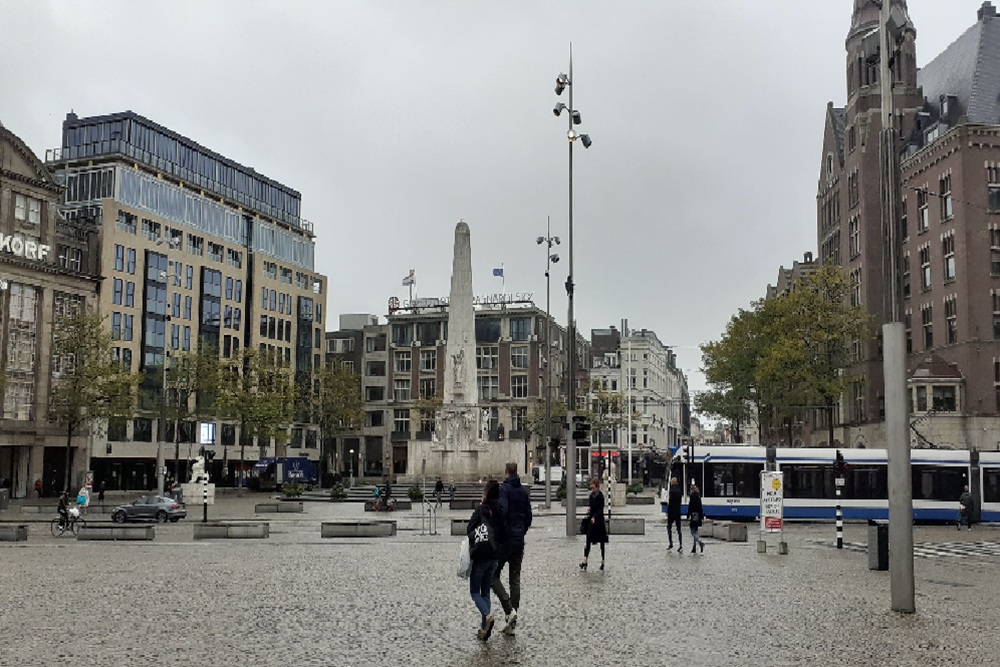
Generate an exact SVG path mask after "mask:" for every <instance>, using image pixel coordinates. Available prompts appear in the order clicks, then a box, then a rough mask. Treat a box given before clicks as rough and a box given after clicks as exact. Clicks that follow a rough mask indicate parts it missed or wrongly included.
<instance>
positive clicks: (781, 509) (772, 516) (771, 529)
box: [760, 471, 785, 533]
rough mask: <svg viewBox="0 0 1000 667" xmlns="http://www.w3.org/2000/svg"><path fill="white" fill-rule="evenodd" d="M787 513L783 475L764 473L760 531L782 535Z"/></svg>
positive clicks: (761, 476) (762, 477)
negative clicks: (784, 518)
mask: <svg viewBox="0 0 1000 667" xmlns="http://www.w3.org/2000/svg"><path fill="white" fill-rule="evenodd" d="M784 513H785V488H784V484H783V480H782V473H780V472H769V471H764V472H762V473H761V474H760V524H761V525H760V529H761V530H762V531H763V532H766V533H780V532H781V525H782V519H783V517H784Z"/></svg>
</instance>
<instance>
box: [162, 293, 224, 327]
mask: <svg viewBox="0 0 1000 667" xmlns="http://www.w3.org/2000/svg"><path fill="white" fill-rule="evenodd" d="M174 296H175V298H176V297H177V296H179V295H174ZM222 326H223V327H225V328H226V329H232V328H233V307H232V306H226V307H225V308H223V310H222Z"/></svg>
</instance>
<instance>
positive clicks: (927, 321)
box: [920, 305, 934, 350]
mask: <svg viewBox="0 0 1000 667" xmlns="http://www.w3.org/2000/svg"><path fill="white" fill-rule="evenodd" d="M933 319H934V318H933V309H932V307H931V306H929V305H928V306H924V307H923V308H921V309H920V320H921V323H922V325H923V327H924V349H925V350H929V349H931V348H932V347H934V322H933Z"/></svg>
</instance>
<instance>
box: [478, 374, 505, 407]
mask: <svg viewBox="0 0 1000 667" xmlns="http://www.w3.org/2000/svg"><path fill="white" fill-rule="evenodd" d="M478 385H479V400H480V401H486V400H495V399H496V398H497V397H499V395H500V378H499V377H498V376H496V375H480V376H479V378H478Z"/></svg>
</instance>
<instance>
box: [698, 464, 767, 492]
mask: <svg viewBox="0 0 1000 667" xmlns="http://www.w3.org/2000/svg"><path fill="white" fill-rule="evenodd" d="M762 470H764V465H763V464H755V463H709V464H707V465H706V466H705V486H706V487H707V488H704V489H702V495H703V496H705V497H715V498H756V497H757V496H759V495H760V473H761V471H762Z"/></svg>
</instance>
